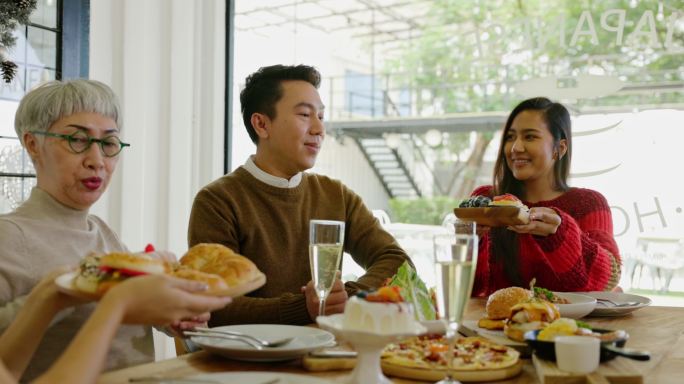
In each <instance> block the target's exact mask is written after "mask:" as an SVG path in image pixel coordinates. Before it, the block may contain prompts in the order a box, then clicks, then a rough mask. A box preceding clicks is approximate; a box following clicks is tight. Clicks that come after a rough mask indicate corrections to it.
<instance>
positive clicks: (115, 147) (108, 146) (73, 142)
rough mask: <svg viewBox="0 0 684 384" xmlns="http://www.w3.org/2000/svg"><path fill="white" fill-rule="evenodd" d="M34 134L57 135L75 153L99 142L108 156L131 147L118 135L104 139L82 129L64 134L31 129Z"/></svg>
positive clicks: (81, 151)
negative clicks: (88, 133)
mask: <svg viewBox="0 0 684 384" xmlns="http://www.w3.org/2000/svg"><path fill="white" fill-rule="evenodd" d="M29 132H30V133H33V134H34V135H43V136H50V137H57V138H60V139H62V140H66V141H67V142H68V143H69V148H71V150H72V151H73V152H74V153H83V152H85V151H87V150H88V148H90V145H91V144H93V143H97V144H98V145H99V146H100V149H101V150H102V154H104V155H105V156H106V157H114V156H116V155H118V154H119V152H121V150H122V149H124V148H125V147H130V146H131V145H130V144H126V143H124V142H122V141H121V140H120V139H119V138H118V137H117V136H107V137H103V138H102V139H96V138H94V137H90V136H88V135H87V134H86V133H84V132H81V131H76V132H74V133H72V134H71V135H62V134H59V133H52V132H43V131H29Z"/></svg>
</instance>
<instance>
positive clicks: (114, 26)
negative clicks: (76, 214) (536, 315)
mask: <svg viewBox="0 0 684 384" xmlns="http://www.w3.org/2000/svg"><path fill="white" fill-rule="evenodd" d="M225 13H226V11H225V1H222V0H168V1H167V0H145V1H138V0H92V1H91V14H90V78H92V79H97V80H100V81H103V82H105V83H107V84H109V85H111V86H112V88H113V89H114V91H115V92H116V93H117V94H118V95H119V97H120V98H121V104H122V110H123V127H122V128H123V129H122V136H123V138H124V140H125V141H126V142H129V143H131V147H130V148H127V149H126V150H125V152H124V153H123V155H122V156H121V160H120V162H119V165H118V169H117V171H116V173H115V176H114V178H113V180H112V183H111V185H110V186H109V189H108V192H107V193H106V194H105V196H103V198H102V199H100V201H99V202H98V203H97V205H96V206H95V207H94V209H93V212H94V213H95V214H98V215H100V216H101V217H102V218H103V219H104V220H105V221H106V222H107V223H109V224H110V225H111V227H112V228H113V229H114V230H115V231H116V232H117V233H118V234H119V235H120V236H121V238H122V239H123V241H124V243H126V244H127V245H128V247H129V248H130V249H131V250H141V249H143V247H144V246H145V244H147V243H152V244H154V245H155V246H156V247H157V248H158V249H168V250H171V251H173V252H176V253H177V254H182V253H183V252H184V251H185V250H187V243H186V239H187V225H188V218H189V214H190V208H191V205H192V200H193V198H194V196H195V193H196V192H197V191H198V190H199V188H201V187H202V186H203V185H205V184H207V183H209V182H210V181H211V180H213V179H215V178H217V177H219V176H220V175H221V174H222V173H223V163H222V161H223V131H224V127H223V121H224V88H225V87H224V84H225ZM160 340H162V341H163V342H168V340H165V339H163V338H162V339H160ZM161 344H162V345H159V347H160V350H162V351H166V350H168V349H169V347H168V345H163V343H161Z"/></svg>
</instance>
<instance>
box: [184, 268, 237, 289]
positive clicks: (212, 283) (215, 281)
mask: <svg viewBox="0 0 684 384" xmlns="http://www.w3.org/2000/svg"><path fill="white" fill-rule="evenodd" d="M173 276H175V277H178V278H181V279H186V280H194V281H200V282H202V283H205V284H206V285H207V286H208V287H209V288H208V291H209V292H212V291H223V290H226V289H228V285H227V284H226V282H225V281H224V280H223V278H221V276H219V275H216V274H213V273H205V272H200V271H197V270H194V269H189V268H181V269H179V270H177V271H175V272H174V273H173Z"/></svg>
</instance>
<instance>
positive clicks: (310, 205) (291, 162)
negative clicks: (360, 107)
mask: <svg viewBox="0 0 684 384" xmlns="http://www.w3.org/2000/svg"><path fill="white" fill-rule="evenodd" d="M320 80H321V77H320V74H319V73H318V71H317V70H316V69H315V68H313V67H309V66H305V65H297V66H283V65H273V66H269V67H263V68H261V69H259V70H258V71H257V72H255V73H254V74H252V75H250V76H249V77H247V80H246V85H245V88H244V89H243V90H242V92H241V93H240V104H241V109H242V117H243V122H244V124H245V127H246V129H247V132H248V133H249V135H250V138H251V139H252V141H253V142H254V144H256V154H255V155H253V156H251V157H250V158H249V159H247V162H246V163H245V164H244V165H243V166H241V167H239V168H237V169H236V170H235V171H233V172H232V173H230V174H228V175H226V176H223V177H221V178H220V179H218V180H215V181H214V182H212V183H211V184H209V185H207V186H206V187H204V188H203V189H202V190H201V191H200V192H199V193H198V194H197V196H196V197H195V201H194V203H193V207H192V213H191V215H190V224H189V230H188V242H189V245H190V246H193V245H195V244H197V243H220V244H223V245H225V246H227V247H229V248H231V249H232V250H233V251H235V252H237V253H239V254H242V255H244V256H246V257H248V258H250V259H251V260H252V261H253V262H254V263H255V264H256V265H257V267H258V268H259V270H261V271H262V272H264V273H265V274H266V285H264V286H263V287H262V288H260V289H258V290H256V291H254V292H252V293H250V294H249V295H248V296H245V297H239V298H236V299H235V300H234V301H233V304H232V305H231V308H230V310H228V311H219V312H214V313H213V314H212V320H211V322H210V324H212V325H226V324H241V323H275V324H293V325H303V324H309V323H311V322H313V319H315V318H316V316H317V315H318V312H319V308H318V304H319V303H318V298H317V295H316V292H315V291H314V288H313V285H312V283H311V271H310V266H309V248H308V247H309V222H310V220H312V219H318V220H336V221H340V222H343V223H345V231H344V245H343V249H344V251H345V252H348V253H349V254H351V256H352V258H353V259H354V260H355V261H356V262H357V263H358V264H359V265H360V266H362V267H363V268H364V269H365V270H366V274H365V275H363V276H361V277H360V278H359V279H358V281H355V282H347V283H346V284H344V285H343V284H342V282H341V280H340V279H339V278H337V279H336V281H335V283H334V285H333V288H332V290H331V292H330V293H329V296H328V297H327V299H326V301H325V309H324V313H325V314H326V315H330V314H333V313H341V312H342V311H343V310H344V306H345V303H346V301H347V297H348V295H349V294H351V293H354V292H356V291H357V290H359V289H364V290H366V289H370V288H377V287H379V286H381V285H382V284H383V282H384V281H385V280H386V279H387V278H389V277H392V276H393V275H394V274H395V273H396V271H397V269H398V268H399V266H401V265H402V263H403V262H404V261H406V260H408V256H407V255H406V253H405V252H404V251H403V250H402V249H401V248H400V247H399V245H398V244H397V242H396V241H395V240H394V238H393V237H392V236H391V235H390V234H389V233H387V232H385V231H384V230H383V229H382V227H381V226H380V223H379V222H378V220H377V219H375V217H373V214H372V213H371V212H370V210H369V209H368V208H366V206H365V205H364V204H363V201H362V200H361V198H360V197H359V196H358V195H356V194H355V193H354V192H353V191H351V190H350V189H349V188H347V187H346V186H344V185H343V184H342V183H341V182H339V181H337V180H333V179H331V178H329V177H326V176H323V175H319V174H315V173H309V172H304V171H306V170H308V169H310V168H312V167H313V166H314V164H315V162H316V157H317V156H318V153H319V151H320V150H321V148H322V145H323V140H324V138H325V127H324V125H323V109H324V106H323V102H322V101H321V98H320V95H319V93H318V90H317V88H318V86H319V84H320Z"/></svg>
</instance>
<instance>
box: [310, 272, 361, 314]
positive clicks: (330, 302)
mask: <svg viewBox="0 0 684 384" xmlns="http://www.w3.org/2000/svg"><path fill="white" fill-rule="evenodd" d="M302 293H304V296H306V309H307V310H308V311H309V316H311V319H313V320H315V319H316V317H318V306H319V303H320V301H319V300H318V295H316V291H315V290H314V286H313V281H309V283H308V284H306V286H305V287H302ZM348 298H349V297H348V296H347V291H345V290H344V284H343V283H342V280H340V275H339V272H338V273H337V278H336V279H335V283H334V284H333V287H332V289H331V290H330V294H329V295H328V297H327V298H326V299H325V311H324V313H325V315H326V316H327V315H332V314H335V313H342V312H344V306H345V305H346V304H347V299H348Z"/></svg>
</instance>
